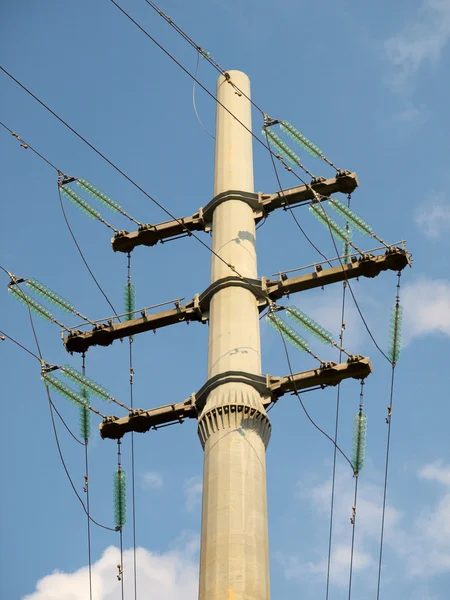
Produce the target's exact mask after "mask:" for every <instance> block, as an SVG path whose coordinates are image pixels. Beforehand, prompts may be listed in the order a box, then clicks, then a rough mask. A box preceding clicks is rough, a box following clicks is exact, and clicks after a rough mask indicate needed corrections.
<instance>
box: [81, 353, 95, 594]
mask: <svg viewBox="0 0 450 600" xmlns="http://www.w3.org/2000/svg"><path fill="white" fill-rule="evenodd" d="M81 361H82V362H81V370H82V374H83V375H84V376H85V374H86V353H85V352H83V354H82V355H81ZM81 395H82V396H83V398H85V400H86V405H89V393H88V391H87V390H86V388H85V387H82V388H81ZM80 411H81V415H80V416H81V435H82V438H83V439H84V466H85V473H84V488H83V489H84V492H85V494H86V514H87V545H88V575H89V600H92V553H91V518H90V499H89V454H88V443H89V436H90V435H91V421H90V418H91V413H90V411H89V410H88V409H87V408H86V406H80Z"/></svg>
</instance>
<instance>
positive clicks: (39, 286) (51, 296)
mask: <svg viewBox="0 0 450 600" xmlns="http://www.w3.org/2000/svg"><path fill="white" fill-rule="evenodd" d="M26 284H27V286H28V287H29V288H31V289H32V290H34V291H35V292H36V293H37V294H39V295H40V296H42V297H43V298H45V299H46V300H49V301H50V302H52V303H53V304H54V305H55V306H57V307H58V308H60V309H61V310H63V311H64V312H66V313H73V312H74V310H75V307H74V305H73V304H72V303H71V302H69V301H68V300H66V299H65V298H63V297H62V296H60V295H59V294H57V293H56V292H53V291H52V290H51V289H49V288H48V287H47V286H46V285H44V284H43V283H40V282H39V281H37V280H36V279H27V280H26Z"/></svg>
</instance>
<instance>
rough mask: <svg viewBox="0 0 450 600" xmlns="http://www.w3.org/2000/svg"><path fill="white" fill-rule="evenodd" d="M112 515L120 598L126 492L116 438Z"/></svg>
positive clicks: (118, 441) (120, 453)
mask: <svg viewBox="0 0 450 600" xmlns="http://www.w3.org/2000/svg"><path fill="white" fill-rule="evenodd" d="M114 515H115V520H116V529H117V531H118V532H119V539H120V563H119V564H118V565H117V569H118V573H117V579H118V581H119V582H120V587H121V595H122V600H123V596H124V590H123V526H124V525H125V522H126V492H125V472H124V471H123V469H122V452H121V441H120V439H119V440H117V471H116V473H115V478H114Z"/></svg>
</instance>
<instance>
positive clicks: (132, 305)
mask: <svg viewBox="0 0 450 600" xmlns="http://www.w3.org/2000/svg"><path fill="white" fill-rule="evenodd" d="M127 259H128V263H127V282H126V284H125V288H124V305H125V313H126V315H125V320H126V321H131V320H132V319H134V315H135V310H136V290H135V287H134V285H133V283H132V282H131V252H128V254H127Z"/></svg>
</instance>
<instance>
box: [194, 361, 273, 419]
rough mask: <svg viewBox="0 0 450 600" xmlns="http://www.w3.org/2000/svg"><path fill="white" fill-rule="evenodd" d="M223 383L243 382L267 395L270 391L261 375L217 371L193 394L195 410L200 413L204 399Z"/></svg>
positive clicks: (204, 402) (203, 405)
mask: <svg viewBox="0 0 450 600" xmlns="http://www.w3.org/2000/svg"><path fill="white" fill-rule="evenodd" d="M224 383H245V384H247V385H251V386H252V387H253V388H255V390H256V391H257V392H259V393H260V394H262V395H268V394H269V393H270V392H269V390H268V389H267V381H266V378H265V377H264V376H263V375H255V374H254V373H247V372H246V371H225V372H224V373H219V374H218V375H215V376H214V377H211V379H208V381H207V382H206V383H205V384H204V385H202V387H201V388H200V389H199V391H198V392H197V393H196V394H194V396H195V407H196V409H197V412H198V413H199V414H200V413H201V411H202V410H203V409H204V407H205V404H206V400H207V398H208V396H209V394H210V393H211V392H212V391H213V390H214V389H215V388H216V387H218V386H219V385H223V384H224Z"/></svg>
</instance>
